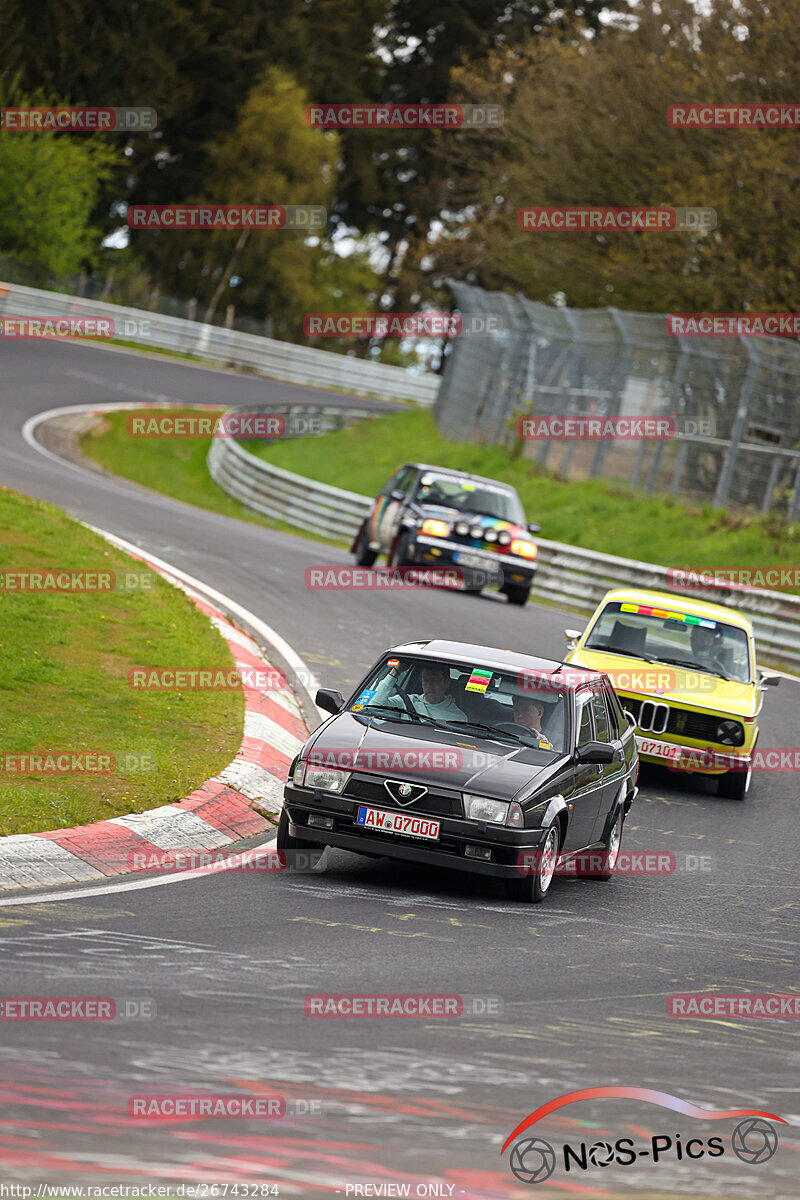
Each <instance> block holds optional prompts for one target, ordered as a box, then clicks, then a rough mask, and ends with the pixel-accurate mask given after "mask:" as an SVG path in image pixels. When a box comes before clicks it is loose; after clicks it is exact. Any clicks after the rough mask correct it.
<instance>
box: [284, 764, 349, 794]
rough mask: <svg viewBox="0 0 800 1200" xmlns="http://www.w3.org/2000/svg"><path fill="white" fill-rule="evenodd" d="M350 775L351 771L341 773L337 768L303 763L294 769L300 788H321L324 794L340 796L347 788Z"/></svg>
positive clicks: (295, 778) (295, 780) (295, 779)
mask: <svg viewBox="0 0 800 1200" xmlns="http://www.w3.org/2000/svg"><path fill="white" fill-rule="evenodd" d="M350 774H351V773H350V771H340V770H338V769H337V768H336V767H312V766H310V765H309V764H308V763H306V762H302V761H301V762H299V763H298V764H297V766H296V767H295V769H294V777H293V778H294V782H295V783H296V784H297V785H298V787H307V788H319V789H320V790H321V791H323V792H336V793H337V794H339V793H340V792H343V791H344V789H345V787H346V786H347V781H348V779H349V778H350ZM298 775H299V776H300V778H298Z"/></svg>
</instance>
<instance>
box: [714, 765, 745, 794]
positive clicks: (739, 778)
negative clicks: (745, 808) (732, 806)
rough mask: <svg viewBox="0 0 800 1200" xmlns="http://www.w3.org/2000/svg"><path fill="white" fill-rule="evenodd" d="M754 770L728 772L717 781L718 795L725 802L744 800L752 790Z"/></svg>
mask: <svg viewBox="0 0 800 1200" xmlns="http://www.w3.org/2000/svg"><path fill="white" fill-rule="evenodd" d="M751 775H752V770H751V769H750V768H749V767H748V769H747V770H746V771H726V773H725V774H724V775H720V776H719V778H718V779H717V795H718V796H722V798H723V799H724V800H744V799H745V797H746V796H747V792H748V790H749V788H750V778H751Z"/></svg>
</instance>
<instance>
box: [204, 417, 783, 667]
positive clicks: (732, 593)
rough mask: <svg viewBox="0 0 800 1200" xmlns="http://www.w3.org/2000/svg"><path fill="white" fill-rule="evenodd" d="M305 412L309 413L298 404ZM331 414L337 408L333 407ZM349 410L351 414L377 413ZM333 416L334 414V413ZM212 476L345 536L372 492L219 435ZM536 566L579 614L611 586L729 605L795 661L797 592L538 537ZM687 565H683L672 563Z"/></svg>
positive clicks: (252, 499)
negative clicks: (331, 481) (707, 585)
mask: <svg viewBox="0 0 800 1200" xmlns="http://www.w3.org/2000/svg"><path fill="white" fill-rule="evenodd" d="M303 411H304V412H305V411H307V410H306V409H303ZM330 411H331V412H332V413H334V412H337V411H338V412H339V413H340V414H341V413H342V410H336V409H332V410H330ZM356 411H357V410H354V409H350V410H349V413H350V414H351V416H352V417H353V418H355V419H359V417H360V416H364V415H370V416H374V415H375V414H374V413H369V414H366V413H361V414H359V417H356ZM332 419H335V418H332ZM332 427H334V426H332ZM208 467H209V470H210V472H211V475H212V477H213V479H214V480H215V481H216V482H217V483H218V484H219V486H220V487H221V488H222V489H223V490H224V491H226V492H228V494H229V495H231V496H235V497H236V499H237V500H241V502H242V503H243V504H245V505H247V507H248V508H253V509H255V510H256V512H260V513H264V514H265V515H266V516H268V517H272V518H273V519H275V520H280V521H285V522H287V524H290V525H296V526H297V527H298V528H301V529H306V530H310V531H312V532H314V533H319V534H321V535H322V536H323V537H327V538H331V539H334V540H337V541H343V542H350V541H352V539H353V537H354V536H355V532H356V530H357V529H358V526H359V524H360V523H361V521H362V520H363V518H364V516H365V515H366V514H367V513H368V512H369V510H370V508H371V507H372V503H373V501H372V498H371V497H370V496H361V495H359V494H358V493H357V492H346V491H343V490H342V489H341V488H335V487H329V486H328V485H327V484H324V483H317V482H315V480H313V479H307V478H306V477H305V476H303V475H295V474H293V473H292V472H291V471H284V470H282V469H281V468H279V467H273V466H271V465H270V463H268V462H266V461H265V460H264V459H260V458H256V457H255V456H254V455H252V454H249V453H248V452H247V451H246V450H243V449H242V447H241V446H239V445H238V444H237V443H236V442H234V441H232V440H231V439H228V438H225V439H217V440H216V441H214V442H213V443H212V447H211V450H210V452H209V455H208ZM536 544H537V545H538V547H539V560H538V561H539V569H538V571H537V573H536V582H535V586H534V589H533V595H534V596H539V597H541V599H543V600H548V601H550V602H552V603H555V604H563V605H566V606H568V607H570V608H574V609H577V610H578V611H579V612H585V613H591V612H592V611H593V610H594V609H595V607H596V606H597V604H599V602H600V600H602V598H603V596H604V595H605V593H606V592H607V591H608V590H609V588H612V587H625V586H631V587H647V588H656V589H657V590H658V591H665V592H672V593H673V594H674V595H676V596H693V597H694V598H696V599H698V600H709V601H711V602H712V603H716V604H728V605H729V606H730V607H731V608H736V609H739V610H740V611H741V612H744V613H746V614H747V615H748V616H749V618H750V620H751V621H752V622H753V628H754V631H755V636H756V644H757V647H758V650H759V653H760V654H762V655H763V656H764V658H765V659H769V660H770V661H772V662H776V663H785V664H786V665H787V666H788V667H790V668H798V667H800V596H798V595H794V594H793V593H787V592H770V591H763V590H755V589H753V590H748V591H736V590H728V589H724V590H723V589H718V590H710V589H709V590H706V589H700V588H697V589H688V588H687V589H685V590H684V589H681V590H680V591H676V589H674V588H670V587H668V586H667V577H668V576H667V568H666V567H662V566H659V565H658V564H657V563H647V562H637V561H636V560H634V559H630V558H619V557H617V556H616V555H614V554H599V553H597V552H596V551H594V550H584V549H582V548H581V547H580V546H569V545H566V544H565V543H563V542H551V541H549V540H548V539H546V538H537V539H536ZM676 565H680V566H684V565H685V564H683V563H681V564H676Z"/></svg>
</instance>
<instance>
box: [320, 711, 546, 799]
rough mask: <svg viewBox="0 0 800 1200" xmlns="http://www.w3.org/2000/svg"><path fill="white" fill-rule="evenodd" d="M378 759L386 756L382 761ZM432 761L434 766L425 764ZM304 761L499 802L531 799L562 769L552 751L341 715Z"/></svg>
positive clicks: (330, 723)
mask: <svg viewBox="0 0 800 1200" xmlns="http://www.w3.org/2000/svg"><path fill="white" fill-rule="evenodd" d="M379 755H381V756H385V758H384V757H380V758H379V757H378V756H379ZM426 755H427V756H428V758H429V760H430V761H426V757H425V756H426ZM303 757H304V758H306V759H309V758H310V759H311V760H312V761H314V760H316V761H317V762H321V763H324V765H326V766H331V767H333V766H341V767H344V768H345V769H347V770H353V771H358V772H359V773H365V774H370V775H375V776H377V777H378V778H380V779H407V780H409V781H410V782H418V783H419V782H424V783H425V784H426V785H427V786H428V787H430V786H431V785H435V786H439V787H443V788H451V789H453V790H455V791H466V792H476V793H477V794H479V795H481V796H489V797H491V798H492V799H495V800H513V799H515V798H519V796H520V793H522V795H523V796H527V795H529V794H530V793H531V792H532V791H534V790H537V789H538V788H540V787H541V786H542V784H544V783H546V782H547V780H548V779H550V777H551V776H552V775H553V774H554V773H555V772H556V770H557V769H558V768H559V767H561V766H563V762H564V755H563V754H554V753H553V751H552V750H538V749H535V748H533V747H530V748H529V747H523V746H517V745H515V744H514V743H512V742H510V741H509V742H506V741H494V740H493V739H492V738H489V737H476V736H475V735H473V734H471V733H467V732H458V733H457V732H455V731H450V730H447V729H439V728H437V727H436V726H434V725H428V724H427V722H426V723H422V722H419V723H418V722H414V723H413V724H412V723H411V722H410V721H405V720H403V719H402V718H400V720H398V721H393V720H391V719H390V718H385V717H369V718H367V717H366V716H363V715H362V714H361V713H350V712H345V713H340V714H339V715H338V716H336V717H333V718H332V719H331V720H330V721H327V722H326V723H325V724H324V725H323V726H321V727H320V729H319V730H318V731H317V732H316V733H315V734H313V735H312V737H311V738H310V739H309V741H308V743H307V744H306V748H305V750H304V752H303Z"/></svg>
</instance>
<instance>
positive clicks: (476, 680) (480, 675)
mask: <svg viewBox="0 0 800 1200" xmlns="http://www.w3.org/2000/svg"><path fill="white" fill-rule="evenodd" d="M491 678H492V672H491V671H481V670H480V669H479V668H478V667H473V669H472V674H471V675H470V677H469V679H468V680H467V683H466V686H465V688H464V691H465V692H485V691H486V689H487V687H488V686H489V680H490V679H491Z"/></svg>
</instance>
